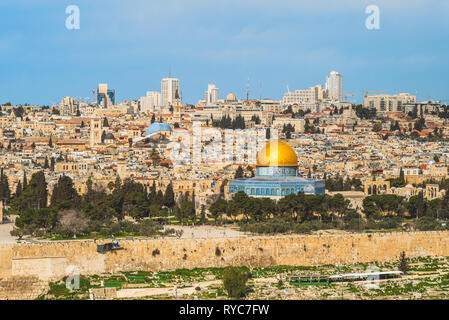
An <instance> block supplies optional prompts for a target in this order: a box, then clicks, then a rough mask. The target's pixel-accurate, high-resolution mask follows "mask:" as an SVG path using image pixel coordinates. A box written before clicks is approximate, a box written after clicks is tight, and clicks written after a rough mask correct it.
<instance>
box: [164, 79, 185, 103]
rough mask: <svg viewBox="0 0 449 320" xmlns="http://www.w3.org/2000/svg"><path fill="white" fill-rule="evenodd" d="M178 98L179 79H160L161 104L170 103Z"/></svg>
mask: <svg viewBox="0 0 449 320" xmlns="http://www.w3.org/2000/svg"><path fill="white" fill-rule="evenodd" d="M179 98H180V92H179V79H176V78H164V79H162V81H161V104H162V105H163V106H167V105H172V104H174V102H175V99H179Z"/></svg>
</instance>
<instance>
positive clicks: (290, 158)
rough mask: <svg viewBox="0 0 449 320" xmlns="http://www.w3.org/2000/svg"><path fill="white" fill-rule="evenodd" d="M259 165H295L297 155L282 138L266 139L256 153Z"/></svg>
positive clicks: (296, 164) (296, 163)
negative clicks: (265, 142) (263, 145)
mask: <svg viewBox="0 0 449 320" xmlns="http://www.w3.org/2000/svg"><path fill="white" fill-rule="evenodd" d="M257 166H259V167H297V166H298V157H297V156H296V152H295V150H293V148H292V147H290V145H289V144H288V143H287V142H285V141H282V140H273V141H268V142H267V144H266V145H265V147H263V148H262V150H260V151H259V153H258V154H257Z"/></svg>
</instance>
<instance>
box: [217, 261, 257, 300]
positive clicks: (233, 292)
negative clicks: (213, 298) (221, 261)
mask: <svg viewBox="0 0 449 320" xmlns="http://www.w3.org/2000/svg"><path fill="white" fill-rule="evenodd" d="M249 275H250V273H249V270H248V269H247V268H245V267H243V268H242V267H226V268H225V269H224V270H223V287H224V289H225V290H226V292H227V293H228V296H229V297H230V298H242V297H244V296H245V295H246V291H247V287H246V283H247V282H248V279H249Z"/></svg>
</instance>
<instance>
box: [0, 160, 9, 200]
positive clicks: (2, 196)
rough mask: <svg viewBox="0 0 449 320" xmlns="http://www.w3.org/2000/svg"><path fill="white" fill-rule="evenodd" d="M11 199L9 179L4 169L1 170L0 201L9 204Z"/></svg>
mask: <svg viewBox="0 0 449 320" xmlns="http://www.w3.org/2000/svg"><path fill="white" fill-rule="evenodd" d="M10 198H11V190H10V189H9V182H8V177H7V176H6V175H5V174H4V172H3V168H2V169H1V170H0V201H3V202H4V203H8V202H9V199H10Z"/></svg>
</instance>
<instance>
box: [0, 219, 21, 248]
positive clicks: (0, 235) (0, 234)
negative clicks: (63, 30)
mask: <svg viewBox="0 0 449 320" xmlns="http://www.w3.org/2000/svg"><path fill="white" fill-rule="evenodd" d="M11 220H12V221H11V222H7V223H3V224H0V243H16V242H17V241H16V237H13V236H11V234H10V232H11V231H12V229H13V226H14V220H15V219H14V218H12V219H11Z"/></svg>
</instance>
